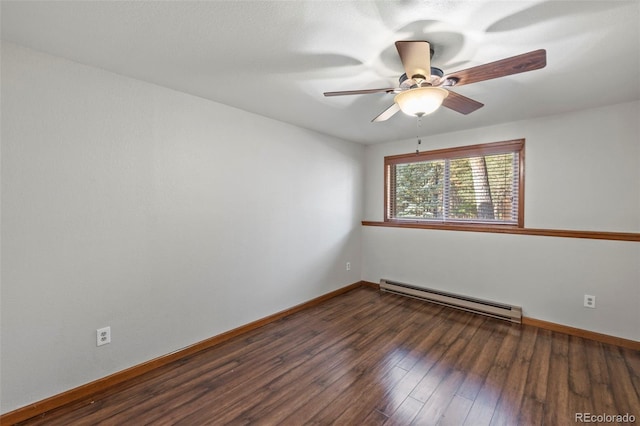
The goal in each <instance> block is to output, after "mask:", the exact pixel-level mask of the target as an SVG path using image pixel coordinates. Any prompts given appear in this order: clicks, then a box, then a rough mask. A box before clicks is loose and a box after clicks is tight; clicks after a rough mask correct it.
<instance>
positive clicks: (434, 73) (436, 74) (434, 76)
mask: <svg viewBox="0 0 640 426" xmlns="http://www.w3.org/2000/svg"><path fill="white" fill-rule="evenodd" d="M443 75H444V72H443V71H442V70H441V69H440V68H436V67H431V76H429V78H427V77H425V76H423V75H414V76H413V77H412V78H409V77H407V74H406V73H403V74H402V75H401V76H400V78H399V79H398V81H399V83H400V86H402V83H404V82H405V81H407V80H413V81H410V82H408V83H407V84H410V86H409V88H415V87H419V84H420V83H421V82H419V81H416V80H424V82H427V83H429V84H431V85H433V84H434V83H437V82H439V81H440V79H441V78H442V76H443ZM407 84H405V86H406V85H407Z"/></svg>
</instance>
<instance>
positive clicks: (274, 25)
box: [1, 0, 640, 143]
mask: <svg viewBox="0 0 640 426" xmlns="http://www.w3.org/2000/svg"><path fill="white" fill-rule="evenodd" d="M1 7H2V9H1V14H2V38H3V40H8V41H11V42H13V43H16V44H19V45H23V46H27V47H31V48H34V49H37V50H41V51H44V52H49V53H52V54H54V55H58V56H62V57H65V58H68V59H71V60H74V61H77V62H81V63H85V64H89V65H93V66H96V67H100V68H103V69H106V70H109V71H113V72H116V73H119V74H123V75H127V76H131V77H134V78H138V79H141V80H145V81H148V82H152V83H155V84H158V85H161V86H165V87H169V88H172V89H175V90H179V91H183V92H187V93H191V94H194V95H197V96H201V97H203V98H207V99H211V100H214V101H218V102H222V103H224V104H227V105H232V106H235V107H237V108H240V109H243V110H246V111H251V112H254V113H256V114H260V115H264V116H267V117H271V118H274V119H277V120H281V121H284V122H288V123H292V124H295V125H298V126H301V127H305V128H309V129H313V130H317V131H319V132H322V133H326V134H330V135H334V136H337V137H340V138H343V139H347V140H352V141H357V142H362V143H377V142H382V141H388V140H397V139H406V138H413V137H416V136H417V135H418V133H419V135H420V136H426V135H432V134H437V133H443V132H450V131H455V130H461V129H468V128H474V127H480V126H486V125H490V124H495V123H501V122H506V121H514V120H520V119H526V118H531V117H538V116H544V115H549V114H554V113H558V112H565V111H572V110H578V109H583V108H589V107H597V106H602V105H608V104H615V103H620V102H627V101H631V100H637V99H640V29H639V28H640V2H639V1H638V0H630V1H618V0H605V1H583V0H563V1H520V0H518V1H484V0H475V1H471V0H470V1H448V0H430V1H415V0H405V1H200V2H195V1H153V2H152V1H127V2H107V1H69V2H67V1H45V2H37V1H4V0H3V1H2V3H1ZM396 40H428V41H430V42H431V44H432V47H433V48H434V49H435V54H434V56H433V59H432V65H433V66H437V67H439V68H442V69H443V70H444V71H445V73H450V72H453V71H457V70H460V69H464V68H468V67H471V66H475V65H479V64H483V63H487V62H492V61H495V60H498V59H503V58H506V57H510V56H514V55H517V54H521V53H525V52H529V51H532V50H536V49H546V50H547V67H546V68H544V69H541V70H537V71H531V72H529V73H524V74H518V75H513V76H509V77H503V78H500V79H496V80H491V81H485V82H480V83H474V84H471V85H468V86H461V87H459V88H456V89H455V90H456V91H457V92H458V93H460V94H462V95H465V96H467V97H470V98H473V99H475V100H478V101H480V102H482V103H484V104H485V107H484V108H481V109H480V110H478V111H476V112H474V113H472V114H470V115H467V116H465V115H462V114H459V113H456V112H454V111H451V110H448V109H446V108H441V109H440V110H438V111H437V112H435V113H434V114H432V115H430V116H427V117H425V118H423V120H422V123H421V127H420V128H419V129H418V128H417V122H416V119H415V118H411V117H408V116H405V115H403V114H402V113H398V114H396V115H395V116H394V117H392V118H391V119H390V120H388V121H386V122H383V123H371V119H372V118H373V117H375V116H376V115H378V113H380V112H381V111H383V110H384V109H385V108H387V107H388V106H389V105H391V104H392V103H393V95H392V94H369V95H359V96H342V97H332V98H325V97H324V96H323V95H322V93H323V92H325V91H339V90H356V89H365V88H380V87H397V83H398V82H397V79H398V77H399V75H400V74H402V72H403V70H402V65H401V63H400V60H399V58H398V55H397V52H396V50H395V47H394V42H395V41H396Z"/></svg>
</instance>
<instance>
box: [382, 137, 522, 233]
mask: <svg viewBox="0 0 640 426" xmlns="http://www.w3.org/2000/svg"><path fill="white" fill-rule="evenodd" d="M524 146H525V140H524V139H513V140H507V141H501V142H492V143H484V144H477V145H468V146H460V147H455V148H444V149H436V150H430V151H423V152H414V153H409V154H400V155H391V156H387V157H384V222H387V223H393V224H397V225H402V224H407V225H416V224H420V226H421V227H422V226H424V227H425V228H427V227H430V228H438V229H447V227H455V228H459V227H464V228H487V227H489V228H524V157H525V154H524ZM506 153H517V154H518V204H517V212H518V220H517V223H515V224H512V223H487V222H486V221H473V220H464V221H462V220H446V221H445V220H437V219H398V218H393V217H391V206H390V203H389V201H390V195H391V194H390V192H391V188H390V179H391V166H392V165H396V164H409V163H419V162H423V161H433V160H450V159H458V158H465V157H477V156H485V155H496V154H506Z"/></svg>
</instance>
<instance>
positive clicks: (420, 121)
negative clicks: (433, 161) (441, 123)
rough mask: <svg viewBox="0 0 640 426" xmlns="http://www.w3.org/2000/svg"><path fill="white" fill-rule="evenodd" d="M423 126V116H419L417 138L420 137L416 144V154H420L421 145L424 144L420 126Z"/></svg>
mask: <svg viewBox="0 0 640 426" xmlns="http://www.w3.org/2000/svg"><path fill="white" fill-rule="evenodd" d="M421 126H422V116H420V117H418V121H417V124H416V139H418V143H417V144H416V154H420V145H421V144H422V139H420V136H419V135H420V127H421Z"/></svg>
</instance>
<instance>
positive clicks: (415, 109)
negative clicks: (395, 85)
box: [394, 87, 449, 117]
mask: <svg viewBox="0 0 640 426" xmlns="http://www.w3.org/2000/svg"><path fill="white" fill-rule="evenodd" d="M448 95H449V91H448V90H446V89H442V88H440V87H417V88H415V89H410V90H407V91H405V92H400V93H398V94H397V95H396V97H395V98H394V102H395V103H397V104H398V106H399V107H400V110H401V111H402V112H404V113H405V114H407V115H413V116H416V117H422V116H423V115H427V114H431V113H432V112H434V111H435V110H437V109H438V108H439V107H440V105H442V101H444V98H446V97H447V96H448Z"/></svg>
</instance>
